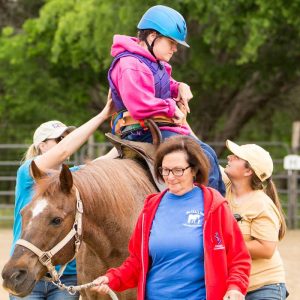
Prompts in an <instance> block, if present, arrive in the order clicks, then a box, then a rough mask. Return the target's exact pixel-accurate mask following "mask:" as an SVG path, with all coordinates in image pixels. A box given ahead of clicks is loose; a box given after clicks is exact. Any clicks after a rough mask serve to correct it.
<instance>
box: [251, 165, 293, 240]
mask: <svg viewBox="0 0 300 300" xmlns="http://www.w3.org/2000/svg"><path fill="white" fill-rule="evenodd" d="M245 166H246V168H248V169H251V170H252V168H251V166H250V164H249V163H248V162H247V161H246V163H245ZM265 182H266V185H264V183H263V182H262V181H261V180H260V179H259V178H258V176H257V175H256V174H255V172H254V171H253V174H252V176H251V181H250V185H251V188H252V189H253V190H263V191H264V192H265V193H266V194H267V195H268V196H269V197H270V198H271V200H272V201H273V203H274V204H275V206H276V207H277V209H278V211H279V214H280V218H281V220H280V221H281V225H280V229H279V233H278V238H279V240H282V238H283V237H284V235H285V233H286V228H287V227H286V222H285V218H284V212H283V210H282V206H281V203H280V199H279V196H278V193H277V189H276V186H275V184H274V182H273V181H272V179H271V177H269V178H268V179H267V180H266V181H265Z"/></svg>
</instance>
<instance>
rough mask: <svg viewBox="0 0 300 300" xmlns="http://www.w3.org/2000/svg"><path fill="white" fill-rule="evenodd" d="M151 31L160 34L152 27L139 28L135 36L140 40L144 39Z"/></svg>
mask: <svg viewBox="0 0 300 300" xmlns="http://www.w3.org/2000/svg"><path fill="white" fill-rule="evenodd" d="M153 32H156V33H157V34H158V35H160V33H159V32H158V31H156V30H154V29H140V30H139V31H138V33H137V38H138V39H139V40H140V41H146V40H147V37H148V36H149V35H150V34H151V33H153Z"/></svg>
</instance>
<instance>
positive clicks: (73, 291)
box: [52, 279, 118, 300]
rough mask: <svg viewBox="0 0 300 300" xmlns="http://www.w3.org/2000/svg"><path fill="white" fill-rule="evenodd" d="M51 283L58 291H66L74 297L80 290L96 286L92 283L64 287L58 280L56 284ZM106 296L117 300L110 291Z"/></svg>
mask: <svg viewBox="0 0 300 300" xmlns="http://www.w3.org/2000/svg"><path fill="white" fill-rule="evenodd" d="M52 283H53V284H54V285H55V286H57V287H58V288H59V289H60V290H66V291H67V292H68V293H69V294H70V295H72V296H73V295H75V294H76V292H79V291H81V290H85V289H89V288H91V287H94V286H96V285H97V284H95V283H94V282H89V283H86V284H82V285H70V286H66V285H65V284H63V283H62V282H61V281H60V279H58V280H57V281H56V282H54V281H52ZM108 295H109V296H110V297H111V299H112V300H118V297H117V295H116V294H115V293H114V292H113V291H112V290H111V289H109V290H108Z"/></svg>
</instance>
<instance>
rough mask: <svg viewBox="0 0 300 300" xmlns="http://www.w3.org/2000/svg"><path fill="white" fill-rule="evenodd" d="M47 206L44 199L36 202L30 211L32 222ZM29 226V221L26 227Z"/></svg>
mask: <svg viewBox="0 0 300 300" xmlns="http://www.w3.org/2000/svg"><path fill="white" fill-rule="evenodd" d="M47 206H48V201H47V200H46V199H44V198H43V199H41V200H40V201H38V202H37V203H36V204H35V206H34V207H33V208H32V209H31V213H32V217H31V220H33V219H34V218H35V217H37V216H38V215H39V214H41V213H42V212H43V211H44V210H45V208H46V207H47ZM30 225H31V221H30V222H29V224H28V226H30Z"/></svg>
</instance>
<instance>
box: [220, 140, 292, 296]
mask: <svg viewBox="0 0 300 300" xmlns="http://www.w3.org/2000/svg"><path fill="white" fill-rule="evenodd" d="M226 146H227V148H228V149H229V150H230V152H232V154H231V155H228V157H227V158H228V164H227V165H226V167H225V169H224V173H225V174H224V178H223V179H224V181H225V185H226V198H227V199H228V201H229V204H230V207H231V209H232V211H233V213H234V214H235V215H236V216H238V217H239V218H240V219H241V220H240V221H239V226H240V229H241V231H242V233H243V236H244V240H245V242H246V245H247V248H248V250H249V252H250V255H251V257H252V266H251V275H250V285H249V289H248V293H247V295H246V300H263V299H270V300H271V299H272V300H273V299H274V300H277V299H278V300H282V299H286V294H287V291H286V287H285V273H284V268H283V263H282V260H281V257H280V254H279V252H278V249H277V244H278V241H279V240H281V239H282V238H283V237H284V234H285V231H286V223H285V219H284V215H283V212H282V207H281V204H280V200H279V198H278V194H277V191H276V187H275V185H274V183H273V181H272V179H271V175H272V172H273V161H272V158H271V156H270V154H269V152H267V151H266V150H264V149H263V148H261V147H260V146H258V145H255V144H247V145H242V146H239V145H237V144H235V143H233V142H231V141H229V140H227V142H226ZM226 175H227V176H226Z"/></svg>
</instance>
